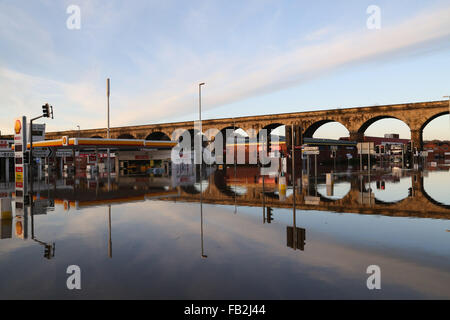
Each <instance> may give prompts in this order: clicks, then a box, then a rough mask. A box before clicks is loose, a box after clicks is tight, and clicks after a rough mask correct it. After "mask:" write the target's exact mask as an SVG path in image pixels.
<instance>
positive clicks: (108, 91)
mask: <svg viewBox="0 0 450 320" xmlns="http://www.w3.org/2000/svg"><path fill="white" fill-rule="evenodd" d="M109 95H110V80H109V78H107V79H106V100H107V105H108V111H107V117H108V120H107V122H108V129H107V130H108V131H107V134H106V137H107V138H108V139H110V138H111V136H110V133H109ZM106 153H107V155H108V178H109V175H110V173H111V169H110V166H111V163H110V162H111V161H110V160H111V159H110V155H109V148H108V149H107V150H106ZM95 156H96V157H98V154H96V155H95ZM116 174H117V173H116Z"/></svg>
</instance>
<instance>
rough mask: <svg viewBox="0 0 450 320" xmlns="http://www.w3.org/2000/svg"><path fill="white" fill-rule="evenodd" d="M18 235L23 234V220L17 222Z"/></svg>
mask: <svg viewBox="0 0 450 320" xmlns="http://www.w3.org/2000/svg"><path fill="white" fill-rule="evenodd" d="M16 236H18V237H22V236H23V227H22V221H17V222H16Z"/></svg>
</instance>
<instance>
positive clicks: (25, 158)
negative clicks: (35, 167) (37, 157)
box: [23, 151, 30, 164]
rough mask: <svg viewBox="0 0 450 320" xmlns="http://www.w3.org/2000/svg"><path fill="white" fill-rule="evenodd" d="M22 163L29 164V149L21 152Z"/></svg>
mask: <svg viewBox="0 0 450 320" xmlns="http://www.w3.org/2000/svg"><path fill="white" fill-rule="evenodd" d="M23 163H24V164H29V163H30V151H25V152H24V153H23Z"/></svg>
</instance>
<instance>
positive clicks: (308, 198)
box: [305, 196, 320, 206]
mask: <svg viewBox="0 0 450 320" xmlns="http://www.w3.org/2000/svg"><path fill="white" fill-rule="evenodd" d="M305 204H310V205H313V206H317V205H319V204H320V197H313V196H305Z"/></svg>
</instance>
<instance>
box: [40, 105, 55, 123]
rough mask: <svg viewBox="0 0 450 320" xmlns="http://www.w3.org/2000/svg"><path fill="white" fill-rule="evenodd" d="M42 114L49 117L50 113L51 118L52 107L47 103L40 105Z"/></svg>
mask: <svg viewBox="0 0 450 320" xmlns="http://www.w3.org/2000/svg"><path fill="white" fill-rule="evenodd" d="M42 115H43V116H44V117H45V118H50V115H51V117H52V119H53V107H52V106H50V105H49V104H48V103H46V104H44V105H43V106H42Z"/></svg>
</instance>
